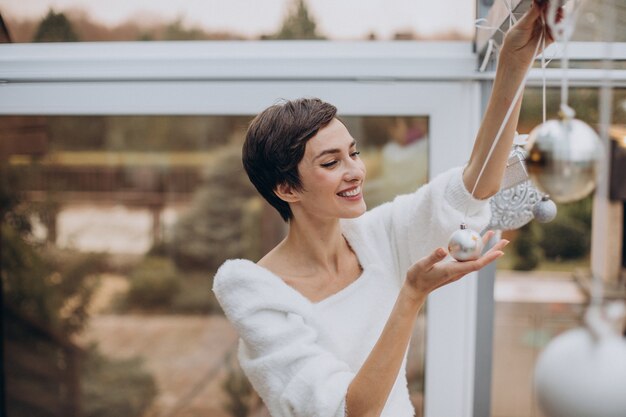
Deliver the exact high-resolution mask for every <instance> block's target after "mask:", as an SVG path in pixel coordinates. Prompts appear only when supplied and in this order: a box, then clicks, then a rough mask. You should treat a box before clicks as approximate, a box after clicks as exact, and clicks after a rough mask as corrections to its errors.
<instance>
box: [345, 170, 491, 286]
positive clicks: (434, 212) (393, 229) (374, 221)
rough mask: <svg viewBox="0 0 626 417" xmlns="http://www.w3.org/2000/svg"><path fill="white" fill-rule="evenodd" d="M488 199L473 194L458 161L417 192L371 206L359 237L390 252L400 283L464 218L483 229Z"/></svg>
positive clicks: (360, 222)
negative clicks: (465, 182)
mask: <svg viewBox="0 0 626 417" xmlns="http://www.w3.org/2000/svg"><path fill="white" fill-rule="evenodd" d="M488 201H489V200H478V199H475V198H474V197H472V196H471V194H470V192H469V191H468V190H467V189H466V188H465V184H464V183H463V168H462V167H458V168H453V169H450V170H448V171H446V172H444V173H442V174H440V175H438V176H436V177H435V178H434V179H433V180H431V181H430V182H429V183H428V184H426V185H424V186H422V187H420V188H419V189H418V190H417V191H415V192H414V193H411V194H406V195H401V196H398V197H396V198H395V199H394V200H393V201H392V202H389V203H386V204H383V205H381V206H378V207H376V208H374V209H372V210H370V211H368V212H367V213H365V214H364V215H363V216H361V217H360V218H358V219H357V220H356V226H357V229H359V231H360V233H358V234H359V235H360V238H361V239H367V240H369V241H370V242H374V243H373V244H374V245H376V249H377V252H378V253H379V254H382V256H383V257H386V259H387V261H388V262H389V266H390V268H392V269H393V271H394V272H395V275H396V277H397V279H398V280H400V284H401V283H402V281H403V279H404V276H405V274H406V271H407V269H408V268H409V267H410V266H411V265H412V264H413V263H415V262H416V261H418V260H419V259H421V258H422V257H424V256H426V255H428V254H429V253H431V252H432V251H433V250H434V249H435V248H437V247H440V246H443V247H447V244H448V239H449V238H450V236H451V235H452V233H453V232H454V231H455V230H456V229H458V228H459V226H460V224H461V223H462V222H465V223H466V224H467V225H468V227H470V228H472V229H474V230H477V231H482V230H483V229H484V228H485V227H486V226H487V224H488V222H489V219H490V216H491V211H490V208H489V204H488ZM466 211H467V216H466V215H465V212H466ZM371 245H372V243H370V246H371Z"/></svg>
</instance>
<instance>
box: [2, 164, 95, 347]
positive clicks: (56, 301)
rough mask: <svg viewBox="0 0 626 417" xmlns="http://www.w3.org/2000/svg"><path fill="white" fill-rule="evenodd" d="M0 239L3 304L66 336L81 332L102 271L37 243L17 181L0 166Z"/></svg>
mask: <svg viewBox="0 0 626 417" xmlns="http://www.w3.org/2000/svg"><path fill="white" fill-rule="evenodd" d="M0 173H1V174H2V175H1V178H2V179H1V180H0V202H1V203H2V212H1V213H0V239H1V247H2V251H1V253H0V255H1V257H0V262H1V265H2V270H1V272H2V285H3V289H4V294H5V301H6V302H7V304H10V305H11V306H12V307H13V308H14V309H16V310H17V311H19V312H20V313H21V314H24V315H26V316H27V317H30V318H32V319H33V320H36V321H38V322H40V323H42V324H45V325H47V326H50V328H52V329H54V330H56V331H59V332H61V333H62V334H66V335H70V334H73V333H76V332H77V331H79V330H80V329H82V328H83V326H84V324H85V323H86V321H87V319H88V315H87V306H88V305H89V302H90V301H91V297H92V295H93V293H94V291H95V289H96V287H97V284H98V278H97V276H96V274H97V273H98V272H99V271H101V270H102V269H103V268H104V258H103V257H102V256H101V255H97V254H74V253H63V252H55V251H53V250H52V248H49V247H46V246H43V245H39V244H37V243H35V242H34V241H33V239H32V235H31V223H30V214H31V212H30V211H29V210H28V209H27V208H25V207H24V206H21V205H20V204H19V198H18V197H17V193H16V191H15V190H17V189H19V185H18V184H19V179H17V178H14V176H13V174H12V173H11V172H10V171H9V170H7V169H6V167H4V166H3V167H0Z"/></svg>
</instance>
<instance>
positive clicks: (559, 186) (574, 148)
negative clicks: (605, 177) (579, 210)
mask: <svg viewBox="0 0 626 417" xmlns="http://www.w3.org/2000/svg"><path fill="white" fill-rule="evenodd" d="M527 148H528V149H529V156H528V158H527V159H526V165H527V167H528V171H529V174H530V177H531V179H532V180H533V181H534V183H535V184H536V185H537V186H538V187H539V189H540V190H541V191H543V192H544V193H547V194H550V195H551V196H552V198H553V199H554V200H555V201H557V202H560V203H567V202H571V201H576V200H580V199H582V198H584V197H586V196H587V195H589V193H591V191H593V189H594V188H595V185H596V176H597V170H598V164H599V161H600V155H601V150H602V145H601V142H600V139H599V138H598V135H597V134H596V132H595V131H594V130H593V129H592V128H591V127H589V125H587V124H586V123H585V122H583V121H581V120H578V119H574V118H573V117H563V119H561V120H548V121H547V122H545V123H542V124H541V125H539V126H537V127H536V128H535V129H533V131H532V132H530V135H529V137H528V144H527Z"/></svg>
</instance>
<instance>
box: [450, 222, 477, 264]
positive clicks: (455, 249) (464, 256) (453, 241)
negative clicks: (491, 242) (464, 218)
mask: <svg viewBox="0 0 626 417" xmlns="http://www.w3.org/2000/svg"><path fill="white" fill-rule="evenodd" d="M482 251H483V240H482V238H481V237H480V235H479V234H478V232H475V231H474V230H472V229H468V228H467V225H466V224H465V223H461V227H460V228H459V230H457V231H456V232H454V233H452V236H450V240H449V243H448V252H449V253H450V255H451V256H452V257H453V258H454V259H456V260H457V261H461V262H463V261H473V260H476V259H478V258H480V255H481V253H482Z"/></svg>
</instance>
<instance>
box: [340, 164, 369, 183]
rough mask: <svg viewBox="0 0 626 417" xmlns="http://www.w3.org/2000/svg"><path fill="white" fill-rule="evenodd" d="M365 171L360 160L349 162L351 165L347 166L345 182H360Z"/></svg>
mask: <svg viewBox="0 0 626 417" xmlns="http://www.w3.org/2000/svg"><path fill="white" fill-rule="evenodd" d="M364 171H365V169H364V166H363V162H361V161H360V160H355V161H351V163H350V164H349V165H348V166H347V168H346V172H345V174H344V178H345V180H346V181H349V182H353V181H360V180H362V179H363V177H364V175H365V172H364Z"/></svg>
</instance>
